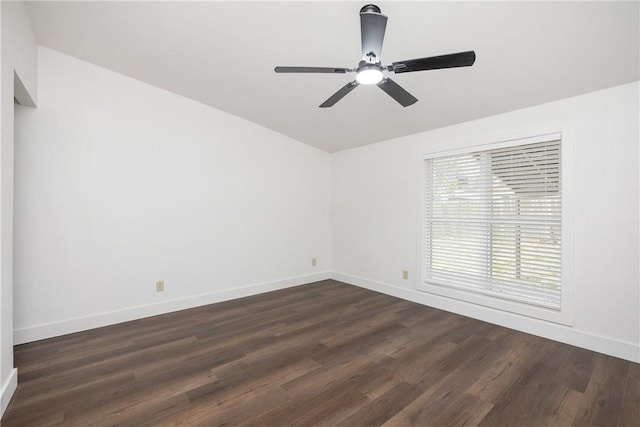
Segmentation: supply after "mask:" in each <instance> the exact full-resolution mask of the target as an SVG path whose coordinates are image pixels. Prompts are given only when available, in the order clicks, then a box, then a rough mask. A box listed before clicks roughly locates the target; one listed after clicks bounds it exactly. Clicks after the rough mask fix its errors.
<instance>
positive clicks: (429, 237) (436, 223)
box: [424, 135, 562, 310]
mask: <svg viewBox="0 0 640 427" xmlns="http://www.w3.org/2000/svg"><path fill="white" fill-rule="evenodd" d="M555 137H557V135H554V138H555ZM533 140H534V141H535V142H533V143H528V144H523V145H513V146H508V147H504V148H498V149H494V150H487V151H478V152H471V153H465V154H457V155H451V156H443V157H433V158H429V159H426V160H425V187H424V194H425V206H424V210H425V223H424V225H425V235H426V242H425V245H426V246H425V249H426V250H425V254H426V255H425V259H424V261H425V277H426V278H427V279H428V280H430V281H434V283H435V282H437V284H438V285H440V286H449V287H452V288H456V289H466V290H468V291H471V292H479V293H483V294H487V295H493V296H497V297H499V298H507V299H511V300H515V301H519V302H525V303H529V304H532V305H537V306H544V307H546V308H552V309H556V310H557V309H559V308H560V295H561V275H562V252H561V248H562V234H561V233H562V228H561V225H562V224H561V222H562V193H561V190H562V189H561V186H562V179H561V178H562V177H561V161H562V155H561V141H560V140H559V139H553V140H548V141H547V140H544V138H542V137H535V138H533Z"/></svg>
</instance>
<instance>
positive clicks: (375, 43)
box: [275, 4, 476, 108]
mask: <svg viewBox="0 0 640 427" xmlns="http://www.w3.org/2000/svg"><path fill="white" fill-rule="evenodd" d="M386 27H387V17H386V16H385V15H383V14H382V13H381V12H380V8H379V7H378V6H376V5H374V4H368V5H366V6H364V7H363V8H362V9H360V34H361V37H362V60H361V61H360V62H359V63H358V66H357V67H356V68H334V67H276V68H275V72H276V73H329V74H344V73H347V72H354V71H355V72H356V79H355V80H354V81H352V82H349V83H347V84H346V85H344V86H343V87H342V88H341V89H340V90H339V91H337V92H336V93H334V94H333V95H331V97H329V99H327V100H326V101H324V102H323V103H322V104H320V108H327V107H331V106H333V105H334V104H335V103H336V102H338V101H340V100H341V99H342V98H343V97H344V96H345V95H346V94H348V93H349V92H351V91H352V90H353V89H355V88H356V87H357V86H359V85H361V84H363V85H373V84H375V85H377V86H378V87H379V88H380V89H382V90H383V91H385V92H386V93H387V94H388V95H389V96H391V97H392V98H393V99H395V100H396V101H398V103H400V105H402V106H403V107H408V106H409V105H412V104H414V103H415V102H417V101H418V100H417V99H416V98H415V97H414V96H413V95H411V94H410V93H409V92H407V91H406V90H404V89H403V88H402V87H401V86H400V85H399V84H398V83H396V82H394V81H393V80H391V79H390V78H388V77H384V76H383V72H384V71H393V72H394V73H396V74H400V73H410V72H413V71H424V70H437V69H440V68H455V67H469V66H471V65H473V63H474V62H475V60H476V54H475V52H474V51H472V50H471V51H467V52H460V53H452V54H449V55H441V56H431V57H428V58H418V59H409V60H406V61H398V62H392V63H391V65H386V66H385V65H382V64H381V62H380V52H381V51H382V42H383V40H384V31H385V29H386Z"/></svg>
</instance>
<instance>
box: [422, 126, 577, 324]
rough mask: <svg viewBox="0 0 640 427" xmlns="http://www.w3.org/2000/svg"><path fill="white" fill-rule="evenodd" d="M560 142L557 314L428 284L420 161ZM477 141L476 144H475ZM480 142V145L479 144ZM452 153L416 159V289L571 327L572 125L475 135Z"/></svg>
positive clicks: (430, 152)
mask: <svg viewBox="0 0 640 427" xmlns="http://www.w3.org/2000/svg"><path fill="white" fill-rule="evenodd" d="M558 139H560V140H561V141H562V142H561V145H560V147H561V150H562V167H561V170H562V297H561V307H560V311H556V310H549V309H545V308H542V307H536V306H533V305H528V304H526V303H519V302H517V301H510V300H505V299H500V298H496V297H493V296H490V295H484V294H475V293H471V292H468V291H465V290H460V289H453V288H448V287H443V286H437V285H435V284H432V283H429V281H428V280H426V278H425V266H424V257H425V254H424V239H425V230H424V215H425V212H424V208H425V195H424V190H423V189H424V180H425V176H424V160H425V159H430V158H436V157H445V156H450V155H456V154H461V153H468V152H469V151H478V150H492V149H496V148H506V147H511V146H515V145H520V144H528V143H534V142H543V141H550V140H558ZM479 141H480V142H479ZM482 141H484V142H482ZM453 147H454V148H452V149H444V150H443V149H442V148H433V149H431V148H429V147H425V148H423V149H422V153H421V154H422V155H421V156H419V159H418V161H419V169H418V174H417V176H418V177H419V179H420V184H419V185H418V189H419V190H418V191H419V194H418V195H417V200H418V203H419V207H418V220H417V223H418V230H417V236H418V237H419V240H418V244H417V246H418V251H417V262H416V272H418V274H416V283H415V287H416V289H418V290H420V291H422V292H428V293H431V294H434V295H439V296H441V297H445V298H451V299H457V300H460V301H463V302H468V303H471V304H478V305H481V306H486V307H490V308H495V309H498V310H505V311H510V312H512V313H516V314H520V315H524V316H530V317H533V318H537V319H542V320H545V321H551V322H556V323H560V324H564V325H569V326H570V325H572V324H573V286H574V284H573V278H574V272H573V270H574V267H573V264H574V263H573V260H574V255H573V254H574V252H573V250H574V245H573V240H574V232H573V230H574V227H575V218H574V211H575V209H574V196H573V192H574V187H573V185H574V184H573V182H574V179H573V176H574V167H573V164H574V136H573V125H572V124H571V123H562V124H550V125H546V126H541V127H540V128H538V129H534V128H532V129H522V130H519V131H510V132H506V133H501V134H498V133H496V134H495V135H493V136H492V135H479V136H477V137H475V138H473V139H471V138H470V139H468V140H465V141H459V142H457V143H455V144H453Z"/></svg>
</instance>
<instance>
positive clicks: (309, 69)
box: [274, 67, 353, 74]
mask: <svg viewBox="0 0 640 427" xmlns="http://www.w3.org/2000/svg"><path fill="white" fill-rule="evenodd" d="M274 71H275V72H276V73H329V74H333V73H339V74H344V73H346V72H347V71H353V70H352V69H351V68H336V67H276V68H274Z"/></svg>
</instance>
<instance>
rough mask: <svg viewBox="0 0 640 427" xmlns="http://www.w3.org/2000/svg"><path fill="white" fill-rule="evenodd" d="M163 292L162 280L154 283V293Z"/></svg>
mask: <svg viewBox="0 0 640 427" xmlns="http://www.w3.org/2000/svg"><path fill="white" fill-rule="evenodd" d="M163 291H164V280H158V281H157V282H156V292H163Z"/></svg>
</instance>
